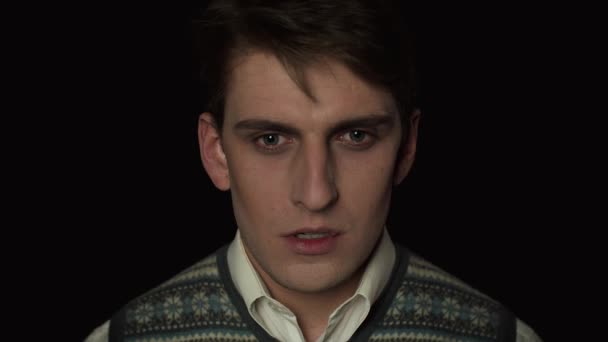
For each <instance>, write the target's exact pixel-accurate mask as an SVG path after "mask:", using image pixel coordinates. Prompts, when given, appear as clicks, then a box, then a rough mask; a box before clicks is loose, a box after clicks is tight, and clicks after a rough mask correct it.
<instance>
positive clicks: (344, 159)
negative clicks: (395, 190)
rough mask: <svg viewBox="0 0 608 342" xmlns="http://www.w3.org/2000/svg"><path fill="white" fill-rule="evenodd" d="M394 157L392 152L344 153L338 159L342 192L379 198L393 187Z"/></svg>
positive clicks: (374, 198) (362, 196) (360, 196)
mask: <svg viewBox="0 0 608 342" xmlns="http://www.w3.org/2000/svg"><path fill="white" fill-rule="evenodd" d="M394 162H395V160H394V157H393V156H392V155H391V154H388V153H386V154H383V153H369V154H367V155H350V154H349V155H343V156H341V158H340V160H339V161H338V165H339V170H340V171H339V175H340V177H339V179H341V183H342V184H340V185H341V186H340V190H341V192H344V191H350V192H353V195H356V194H357V193H358V194H359V195H358V196H357V197H359V198H370V200H371V199H373V200H378V199H379V198H378V197H383V196H385V195H386V194H385V193H386V191H387V190H388V191H390V189H392V179H393V172H394Z"/></svg>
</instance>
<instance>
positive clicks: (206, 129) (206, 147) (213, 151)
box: [198, 113, 230, 191]
mask: <svg viewBox="0 0 608 342" xmlns="http://www.w3.org/2000/svg"><path fill="white" fill-rule="evenodd" d="M221 138H222V137H221V134H220V131H219V129H218V127H217V125H216V123H215V119H213V116H212V115H211V113H203V114H201V115H200V117H199V120H198V145H199V148H200V153H201V160H202V161H203V167H204V168H205V171H207V174H208V175H209V178H211V181H212V182H213V184H215V186H216V187H217V188H218V189H220V190H222V191H226V190H229V189H230V177H229V173H228V162H227V160H226V154H224V148H223V147H222V140H221Z"/></svg>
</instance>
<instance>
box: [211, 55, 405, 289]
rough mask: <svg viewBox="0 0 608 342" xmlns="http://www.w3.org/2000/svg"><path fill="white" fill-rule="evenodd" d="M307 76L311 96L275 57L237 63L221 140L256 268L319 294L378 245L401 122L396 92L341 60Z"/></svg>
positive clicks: (348, 275)
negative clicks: (359, 74)
mask: <svg viewBox="0 0 608 342" xmlns="http://www.w3.org/2000/svg"><path fill="white" fill-rule="evenodd" d="M306 78H307V82H308V84H309V86H310V90H311V92H312V94H313V96H314V100H313V99H311V98H310V97H308V96H307V95H306V94H305V93H303V92H302V90H300V88H298V86H297V85H296V84H295V83H294V82H293V80H292V79H291V78H290V77H289V76H288V74H287V73H286V71H285V69H284V68H283V66H282V65H281V64H280V62H279V61H278V60H277V59H276V58H275V57H273V56H272V55H268V54H264V53H261V52H257V53H252V54H249V55H247V56H244V57H241V58H239V59H238V60H236V63H235V68H234V70H233V73H232V75H231V78H230V80H229V86H228V91H227V94H226V103H225V119H224V126H223V130H222V137H221V143H222V144H221V146H222V148H223V152H224V154H225V160H226V165H227V172H228V179H229V187H230V189H231V195H232V203H233V207H234V213H235V217H236V222H237V224H238V227H239V230H240V232H241V236H242V239H243V242H244V246H245V250H246V252H247V254H248V256H249V258H250V259H251V260H252V263H253V264H254V267H255V268H256V269H257V270H258V272H260V273H261V275H262V276H263V278H264V279H265V280H266V279H271V281H273V282H274V283H275V285H276V284H278V285H279V286H282V287H283V288H286V289H290V290H295V291H299V292H305V293H312V292H314V293H318V292H322V291H324V290H328V289H331V288H334V287H335V286H337V285H341V284H344V283H346V282H348V281H349V280H352V279H353V276H354V275H355V274H356V273H357V270H359V269H360V267H361V266H362V265H363V264H364V263H365V261H366V259H367V258H368V256H369V255H370V253H371V252H372V250H373V248H374V247H375V245H376V242H377V241H378V239H379V237H380V235H381V233H382V231H383V227H384V224H385V220H386V217H387V213H388V209H389V203H390V198H391V189H392V186H393V184H394V182H395V177H394V171H395V166H396V163H398V151H399V147H400V143H401V137H402V127H401V123H400V120H399V115H398V112H397V108H396V104H395V102H394V99H393V98H392V96H391V95H390V94H389V93H388V92H386V91H384V90H382V89H380V88H376V87H374V86H372V85H370V84H368V83H367V82H365V81H363V80H362V79H360V78H359V77H357V76H355V75H354V74H353V73H352V72H350V71H349V70H348V69H347V68H346V67H345V66H343V65H342V64H340V63H337V62H333V61H331V60H330V61H327V63H321V64H318V65H313V66H312V67H310V68H309V69H307V70H306ZM406 173H407V172H406ZM301 233H304V234H301Z"/></svg>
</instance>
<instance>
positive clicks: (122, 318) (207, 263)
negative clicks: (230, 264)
mask: <svg viewBox="0 0 608 342" xmlns="http://www.w3.org/2000/svg"><path fill="white" fill-rule="evenodd" d="M223 252H224V251H223V250H222V249H220V250H219V251H218V252H216V253H214V254H211V255H209V256H208V257H206V258H204V259H203V260H201V261H199V262H197V263H195V264H194V265H192V266H190V267H188V268H186V269H185V270H183V271H182V272H180V273H178V274H177V275H176V276H174V277H172V278H171V279H169V280H167V281H166V282H164V283H163V284H161V285H159V286H157V287H156V288H154V289H152V290H150V291H148V292H147V293H145V294H143V295H141V296H139V297H137V298H135V299H134V300H132V301H130V302H129V303H128V304H127V305H126V306H125V307H123V308H122V309H121V310H120V311H119V312H118V313H117V314H116V315H114V317H113V318H112V321H111V325H110V341H123V340H134V341H135V340H136V341H183V342H185V341H220V340H221V341H253V340H255V337H254V335H253V334H252V333H251V331H250V330H249V328H250V327H248V325H247V323H246V321H245V320H244V319H243V317H242V316H241V313H240V312H239V309H238V308H237V305H235V302H234V296H231V295H230V290H229V289H228V287H227V285H226V284H225V283H224V280H223V278H222V277H221V276H220V267H221V266H220V264H221V263H218V260H219V258H220V255H219V253H223ZM226 272H227V270H226ZM113 331H114V333H113ZM112 335H115V336H117V337H116V338H113V337H112Z"/></svg>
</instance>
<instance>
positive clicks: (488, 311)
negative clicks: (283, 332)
mask: <svg viewBox="0 0 608 342" xmlns="http://www.w3.org/2000/svg"><path fill="white" fill-rule="evenodd" d="M227 249H228V248H227V246H224V247H222V248H221V249H219V250H218V251H217V252H216V253H214V254H212V255H211V256H209V257H207V258H205V259H204V260H202V261H200V262H198V263H196V264H195V265H193V266H191V267H190V268H188V269H186V270H184V271H183V272H181V273H180V274H178V275H177V276H175V277H173V278H172V279H170V280H169V281H167V282H165V283H164V284H162V285H160V286H159V287H157V288H155V289H153V290H151V291H149V292H148V293H146V294H144V295H142V296H141V297H138V298H136V299H135V300H133V301H131V302H130V303H129V304H127V305H126V306H125V307H123V308H122V309H121V310H120V311H119V312H118V313H116V314H115V315H114V316H113V317H112V320H111V323H110V342H118V341H137V342H203V341H204V342H211V341H218V342H219V341H225V342H228V341H275V339H273V338H272V337H271V336H270V335H268V333H266V331H265V330H264V329H263V328H262V327H260V326H259V325H258V324H257V323H256V322H255V321H254V320H253V318H252V317H251V316H250V315H249V313H248V310H247V307H246V305H245V302H244V301H243V299H242V297H241V296H240V295H239V293H238V292H237V290H236V287H235V286H234V283H233V282H232V278H231V277H230V272H229V270H228V262H227V259H226V252H227ZM396 251H397V262H396V263H395V266H394V269H393V273H392V276H391V280H390V282H389V283H388V285H387V286H386V287H385V289H384V290H383V293H382V295H381V296H380V297H379V298H378V300H377V301H376V302H375V303H374V305H373V306H372V309H371V311H370V313H369V314H368V316H367V318H366V320H365V321H364V322H363V323H362V324H361V326H360V327H359V329H358V330H357V331H356V332H355V334H354V335H353V337H352V338H351V341H412V342H423V341H424V342H443V341H446V342H447V341H480V342H481V341H505V342H506V341H509V342H511V341H515V316H513V314H512V313H510V312H509V311H508V310H507V309H506V308H505V307H503V306H502V305H500V304H499V303H497V302H496V301H494V300H492V299H490V298H488V297H487V296H485V295H483V294H481V293H480V292H478V291H476V290H474V289H472V288H471V287H469V286H468V285H466V284H464V283H463V282H461V281H460V280H458V279H456V278H454V277H453V276H451V275H449V274H447V273H446V272H444V271H442V270H441V269H439V268H437V267H436V266H434V265H432V264H430V263H428V262H427V261H425V260H423V259H422V258H420V257H418V256H416V255H414V254H412V253H411V252H409V251H408V250H406V249H405V248H403V247H401V246H399V245H396Z"/></svg>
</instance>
